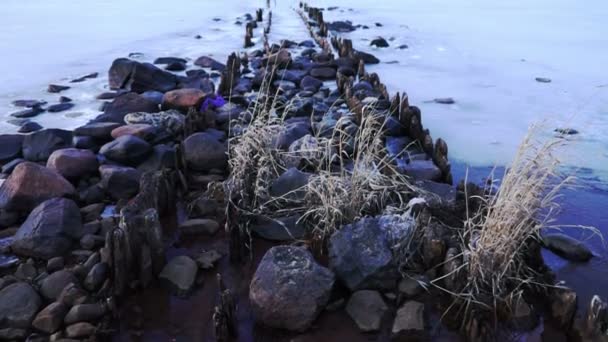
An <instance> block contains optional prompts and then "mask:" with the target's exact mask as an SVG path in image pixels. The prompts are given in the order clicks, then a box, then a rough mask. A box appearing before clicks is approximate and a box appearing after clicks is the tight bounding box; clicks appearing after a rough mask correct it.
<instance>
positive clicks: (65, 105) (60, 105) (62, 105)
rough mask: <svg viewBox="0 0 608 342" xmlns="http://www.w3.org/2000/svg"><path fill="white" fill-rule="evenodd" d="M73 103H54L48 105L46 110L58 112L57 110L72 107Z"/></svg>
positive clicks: (61, 110) (60, 110)
mask: <svg viewBox="0 0 608 342" xmlns="http://www.w3.org/2000/svg"><path fill="white" fill-rule="evenodd" d="M74 106H75V104H73V103H71V102H64V103H56V104H54V105H50V106H48V107H47V108H46V110H47V111H48V112H49V113H59V112H63V111H66V110H68V109H72V108H74Z"/></svg>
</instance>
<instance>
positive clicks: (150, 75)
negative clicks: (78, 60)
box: [108, 58, 178, 93]
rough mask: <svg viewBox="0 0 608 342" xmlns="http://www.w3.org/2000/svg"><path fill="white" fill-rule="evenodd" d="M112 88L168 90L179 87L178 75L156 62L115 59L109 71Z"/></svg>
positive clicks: (138, 90)
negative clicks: (157, 65)
mask: <svg viewBox="0 0 608 342" xmlns="http://www.w3.org/2000/svg"><path fill="white" fill-rule="evenodd" d="M108 77H109V79H108V83H109V85H110V89H112V90H116V89H126V90H130V91H134V92H136V93H143V92H145V91H148V90H156V91H160V92H163V93H165V92H168V91H170V90H173V89H175V88H176V87H177V83H178V78H177V76H176V75H174V74H172V73H170V72H167V71H164V70H162V69H160V68H158V67H156V66H155V65H154V64H150V63H140V62H137V61H134V60H131V59H127V58H118V59H116V60H114V62H113V63H112V66H111V67H110V70H109V71H108Z"/></svg>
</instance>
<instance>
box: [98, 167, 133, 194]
mask: <svg viewBox="0 0 608 342" xmlns="http://www.w3.org/2000/svg"><path fill="white" fill-rule="evenodd" d="M99 173H100V174H101V185H102V186H103V188H104V189H105V190H106V192H107V193H108V194H109V195H110V197H112V198H113V199H115V200H120V199H129V198H131V197H133V196H135V195H136V194H137V192H139V180H140V179H141V172H139V171H138V170H137V169H134V168H132V167H125V166H118V165H102V166H100V167H99Z"/></svg>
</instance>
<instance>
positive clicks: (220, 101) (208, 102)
mask: <svg viewBox="0 0 608 342" xmlns="http://www.w3.org/2000/svg"><path fill="white" fill-rule="evenodd" d="M225 104H226V100H224V98H223V97H222V96H221V95H212V96H209V97H207V98H206V99H205V101H203V104H202V105H201V110H200V111H201V112H204V111H206V110H207V109H208V108H210V106H213V107H211V108H219V107H221V106H223V105H225Z"/></svg>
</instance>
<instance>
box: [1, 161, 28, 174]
mask: <svg viewBox="0 0 608 342" xmlns="http://www.w3.org/2000/svg"><path fill="white" fill-rule="evenodd" d="M24 161H25V159H21V158H17V159H13V160H12V161H10V162H8V163H6V164H4V165H2V173H4V174H6V175H10V174H11V173H13V170H15V168H16V167H17V165H19V164H21V163H23V162H24Z"/></svg>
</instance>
